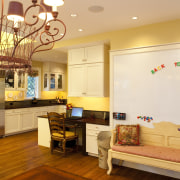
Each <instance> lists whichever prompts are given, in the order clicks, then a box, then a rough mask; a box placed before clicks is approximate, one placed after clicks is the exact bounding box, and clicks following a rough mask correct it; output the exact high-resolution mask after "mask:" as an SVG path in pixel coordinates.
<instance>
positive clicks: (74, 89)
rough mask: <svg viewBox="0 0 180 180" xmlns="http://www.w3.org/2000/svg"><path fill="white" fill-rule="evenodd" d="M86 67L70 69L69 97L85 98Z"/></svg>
mask: <svg viewBox="0 0 180 180" xmlns="http://www.w3.org/2000/svg"><path fill="white" fill-rule="evenodd" d="M84 92H85V66H84V65H75V66H69V67H68V96H84V95H85V94H83V93H84Z"/></svg>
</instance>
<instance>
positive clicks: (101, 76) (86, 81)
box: [68, 45, 109, 97]
mask: <svg viewBox="0 0 180 180" xmlns="http://www.w3.org/2000/svg"><path fill="white" fill-rule="evenodd" d="M108 94H109V65H108V48H107V46H105V45H96V46H90V47H84V48H78V49H71V50H69V52H68V96H72V97H104V96H108Z"/></svg>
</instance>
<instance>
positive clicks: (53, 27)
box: [0, 0, 66, 71]
mask: <svg viewBox="0 0 180 180" xmlns="http://www.w3.org/2000/svg"><path fill="white" fill-rule="evenodd" d="M1 1H2V3H1V7H2V9H1V16H0V70H11V71H16V70H22V71H29V70H30V69H31V67H32V55H33V54H34V53H37V52H40V51H47V50H50V49H52V48H53V47H54V43H55V42H56V41H59V40H61V39H62V38H63V37H64V36H65V34H66V26H65V24H64V22H63V21H61V20H60V19H58V18H57V17H58V11H57V6H62V5H63V4H64V1H63V0H44V1H43V0H41V2H40V3H39V4H38V2H37V0H32V5H30V6H29V7H28V8H27V9H26V10H25V11H23V4H22V3H20V2H19V1H10V3H9V7H8V12H7V15H4V11H5V8H4V7H5V6H4V5H5V4H4V0H1ZM26 1H27V0H26ZM6 2H7V0H6Z"/></svg>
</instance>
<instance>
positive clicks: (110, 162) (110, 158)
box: [107, 151, 112, 175]
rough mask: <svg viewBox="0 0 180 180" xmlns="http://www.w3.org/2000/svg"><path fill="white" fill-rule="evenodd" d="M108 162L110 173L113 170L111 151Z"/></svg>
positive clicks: (108, 172)
mask: <svg viewBox="0 0 180 180" xmlns="http://www.w3.org/2000/svg"><path fill="white" fill-rule="evenodd" d="M107 163H108V171H107V174H108V175H110V174H111V171H112V157H111V153H110V152H109V151H108V160H107Z"/></svg>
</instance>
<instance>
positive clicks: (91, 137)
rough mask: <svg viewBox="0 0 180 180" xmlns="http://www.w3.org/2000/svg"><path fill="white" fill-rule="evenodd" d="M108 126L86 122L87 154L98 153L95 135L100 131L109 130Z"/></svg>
mask: <svg viewBox="0 0 180 180" xmlns="http://www.w3.org/2000/svg"><path fill="white" fill-rule="evenodd" d="M109 130H110V127H109V126H104V125H95V124H88V123H87V124H86V152H87V153H88V154H89V155H93V156H97V155H98V142H97V136H98V134H99V132H101V131H109Z"/></svg>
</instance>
